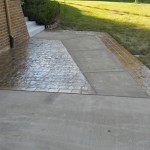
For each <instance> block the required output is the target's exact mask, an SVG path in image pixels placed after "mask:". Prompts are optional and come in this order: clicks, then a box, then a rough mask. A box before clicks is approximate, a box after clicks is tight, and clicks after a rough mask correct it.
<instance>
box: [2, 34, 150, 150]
mask: <svg viewBox="0 0 150 150" xmlns="http://www.w3.org/2000/svg"><path fill="white" fill-rule="evenodd" d="M35 38H39V39H48V40H60V41H61V42H62V44H63V45H64V46H65V48H66V49H67V50H68V52H69V53H70V55H71V56H72V58H73V60H74V61H75V62H76V64H77V65H78V67H79V68H80V71H81V72H82V74H83V75H84V76H85V78H86V79H87V81H88V83H89V84H90V86H91V87H92V89H93V90H94V91H95V94H94V95H87V93H85V95H84V94H83V93H82V94H63V93H48V92H27V91H26V92H25V91H9V90H7V91H6V90H0V150H83V149H84V150H149V149H150V98H149V96H148V94H147V93H146V92H145V90H144V89H142V88H141V86H140V84H138V83H137V82H136V80H135V79H134V78H132V77H131V75H130V74H129V73H128V72H127V70H126V68H124V67H123V66H122V64H121V63H120V62H119V61H118V60H117V59H116V57H115V56H114V55H113V54H112V53H111V51H109V49H108V48H107V47H106V46H105V45H104V43H103V42H102V41H101V39H100V38H99V37H98V36H97V34H96V33H94V32H75V31H60V32H59V31H58V32H42V33H40V34H38V35H37V36H36V37H35Z"/></svg>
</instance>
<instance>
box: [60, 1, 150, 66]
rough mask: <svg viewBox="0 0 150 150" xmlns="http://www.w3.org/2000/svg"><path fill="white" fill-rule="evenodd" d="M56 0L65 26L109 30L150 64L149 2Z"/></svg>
mask: <svg viewBox="0 0 150 150" xmlns="http://www.w3.org/2000/svg"><path fill="white" fill-rule="evenodd" d="M59 1H60V4H61V15H60V22H61V24H62V26H63V27H64V28H69V29H75V30H88V31H89V30H91V31H100V32H103V31H104V32H108V33H109V34H110V35H112V36H113V37H114V38H115V39H116V40H117V41H118V42H119V43H120V44H122V45H123V46H124V47H125V48H127V49H128V50H129V51H130V52H131V53H132V54H134V55H144V56H146V57H145V59H144V57H143V56H142V58H140V60H141V61H142V62H143V63H145V64H146V65H147V66H148V67H149V68H150V4H135V3H123V2H104V1H103V2H102V1H74V0H65V3H64V1H62V0H59Z"/></svg>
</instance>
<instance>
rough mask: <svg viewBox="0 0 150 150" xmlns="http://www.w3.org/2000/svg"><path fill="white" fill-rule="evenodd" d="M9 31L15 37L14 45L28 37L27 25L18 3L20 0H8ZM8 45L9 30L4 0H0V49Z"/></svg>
mask: <svg viewBox="0 0 150 150" xmlns="http://www.w3.org/2000/svg"><path fill="white" fill-rule="evenodd" d="M8 4H9V12H10V21H11V32H12V36H13V37H14V38H15V45H18V44H20V43H22V42H23V41H25V40H27V39H28V32H27V27H26V24H25V20H24V15H23V12H22V8H21V5H20V0H8ZM6 47H10V43H9V30H8V23H7V17H6V8H5V0H0V50H1V49H5V48H6Z"/></svg>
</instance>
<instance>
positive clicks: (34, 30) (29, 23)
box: [25, 17, 45, 37]
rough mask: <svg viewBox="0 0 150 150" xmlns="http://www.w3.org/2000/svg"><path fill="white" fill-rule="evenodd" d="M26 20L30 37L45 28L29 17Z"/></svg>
mask: <svg viewBox="0 0 150 150" xmlns="http://www.w3.org/2000/svg"><path fill="white" fill-rule="evenodd" d="M25 21H26V26H27V30H28V33H29V36H30V37H32V36H34V35H36V34H37V33H40V32H41V31H43V30H44V29H45V27H44V26H40V25H37V24H36V22H35V21H28V18H27V17H25Z"/></svg>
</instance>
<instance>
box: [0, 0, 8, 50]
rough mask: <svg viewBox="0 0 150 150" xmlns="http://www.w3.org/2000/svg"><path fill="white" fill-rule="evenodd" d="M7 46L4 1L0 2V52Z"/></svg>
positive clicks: (0, 0)
mask: <svg viewBox="0 0 150 150" xmlns="http://www.w3.org/2000/svg"><path fill="white" fill-rule="evenodd" d="M8 46H9V33H8V25H7V19H6V9H5V3H4V0H0V50H1V49H2V48H6V47H8Z"/></svg>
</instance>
